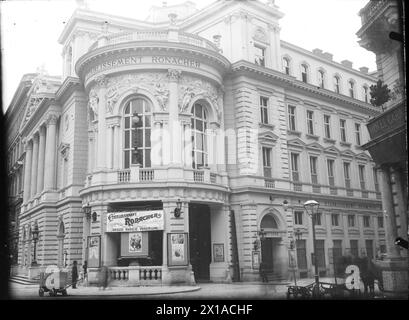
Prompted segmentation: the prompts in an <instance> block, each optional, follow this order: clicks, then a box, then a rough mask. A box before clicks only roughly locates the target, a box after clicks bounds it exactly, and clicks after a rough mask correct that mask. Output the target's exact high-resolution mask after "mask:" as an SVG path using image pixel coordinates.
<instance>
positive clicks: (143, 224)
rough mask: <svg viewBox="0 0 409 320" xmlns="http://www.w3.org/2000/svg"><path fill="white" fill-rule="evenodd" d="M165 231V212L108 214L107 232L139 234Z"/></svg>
mask: <svg viewBox="0 0 409 320" xmlns="http://www.w3.org/2000/svg"><path fill="white" fill-rule="evenodd" d="M163 229H164V219H163V210H150V211H127V212H108V213H107V230H106V232H137V231H152V230H163Z"/></svg>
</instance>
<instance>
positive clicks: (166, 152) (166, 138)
mask: <svg viewBox="0 0 409 320" xmlns="http://www.w3.org/2000/svg"><path fill="white" fill-rule="evenodd" d="M170 150H171V138H170V131H169V122H167V121H164V122H163V127H162V165H165V166H167V165H169V163H170V161H171V156H170Z"/></svg>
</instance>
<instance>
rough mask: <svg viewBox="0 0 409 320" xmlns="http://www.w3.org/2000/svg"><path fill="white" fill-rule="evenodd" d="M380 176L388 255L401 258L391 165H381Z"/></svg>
mask: <svg viewBox="0 0 409 320" xmlns="http://www.w3.org/2000/svg"><path fill="white" fill-rule="evenodd" d="M380 177H381V190H382V208H383V212H384V221H385V233H386V247H387V253H388V257H389V258H391V259H393V258H399V257H400V252H399V249H398V248H397V246H396V245H395V239H396V237H397V236H398V235H397V230H396V220H395V210H394V207H393V195H392V186H391V178H390V170H389V167H387V166H382V167H381V169H380Z"/></svg>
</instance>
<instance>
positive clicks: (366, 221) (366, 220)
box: [364, 216, 371, 228]
mask: <svg viewBox="0 0 409 320" xmlns="http://www.w3.org/2000/svg"><path fill="white" fill-rule="evenodd" d="M364 227H365V228H370V227H371V217H370V216H364Z"/></svg>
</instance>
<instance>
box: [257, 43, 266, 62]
mask: <svg viewBox="0 0 409 320" xmlns="http://www.w3.org/2000/svg"><path fill="white" fill-rule="evenodd" d="M265 59H266V49H265V48H262V47H260V46H257V45H255V46H254V62H255V63H256V64H258V65H259V66H262V67H264V66H265Z"/></svg>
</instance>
